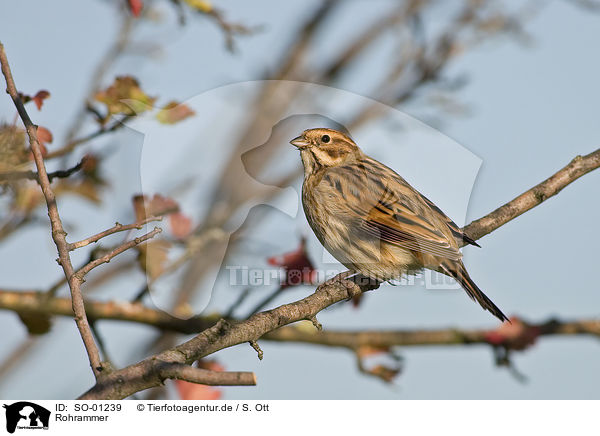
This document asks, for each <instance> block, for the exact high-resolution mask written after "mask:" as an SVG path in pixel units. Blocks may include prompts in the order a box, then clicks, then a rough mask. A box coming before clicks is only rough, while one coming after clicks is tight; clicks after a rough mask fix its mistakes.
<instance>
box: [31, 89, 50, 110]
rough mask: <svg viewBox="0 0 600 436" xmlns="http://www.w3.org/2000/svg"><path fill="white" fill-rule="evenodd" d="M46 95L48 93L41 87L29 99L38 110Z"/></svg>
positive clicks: (48, 94) (40, 108)
mask: <svg viewBox="0 0 600 436" xmlns="http://www.w3.org/2000/svg"><path fill="white" fill-rule="evenodd" d="M48 97H50V93H49V92H48V91H46V90H45V89H42V90H41V91H38V92H37V94H35V95H34V96H33V97H32V98H31V100H32V101H33V102H34V103H35V106H36V107H37V108H38V110H42V105H43V104H44V100H46V99H47V98H48Z"/></svg>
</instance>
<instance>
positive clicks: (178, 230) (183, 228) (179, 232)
mask: <svg viewBox="0 0 600 436" xmlns="http://www.w3.org/2000/svg"><path fill="white" fill-rule="evenodd" d="M169 223H170V224H171V233H173V236H175V237H176V238H179V239H183V238H185V237H186V236H188V235H189V234H190V232H191V231H192V220H191V218H189V217H188V216H186V215H184V214H182V213H181V212H176V213H172V214H171V215H169Z"/></svg>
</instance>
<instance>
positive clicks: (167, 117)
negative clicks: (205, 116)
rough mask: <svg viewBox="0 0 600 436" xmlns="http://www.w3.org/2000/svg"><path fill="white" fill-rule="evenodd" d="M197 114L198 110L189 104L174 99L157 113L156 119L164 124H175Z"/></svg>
mask: <svg viewBox="0 0 600 436" xmlns="http://www.w3.org/2000/svg"><path fill="white" fill-rule="evenodd" d="M195 114H196V112H194V110H193V109H192V108H190V107H189V106H188V105H186V104H183V103H181V104H179V103H177V102H176V101H172V102H170V103H168V104H167V105H166V106H165V107H163V108H162V109H161V110H160V111H159V112H158V113H157V114H156V119H157V120H158V121H160V122H161V123H163V124H175V123H178V122H179V121H183V120H185V119H186V118H189V117H191V116H193V115H195Z"/></svg>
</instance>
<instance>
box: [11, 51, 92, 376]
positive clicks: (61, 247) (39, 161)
mask: <svg viewBox="0 0 600 436" xmlns="http://www.w3.org/2000/svg"><path fill="white" fill-rule="evenodd" d="M0 64H1V66H2V74H4V77H5V79H6V87H7V92H8V94H9V95H10V96H11V98H12V100H13V103H14V104H15V107H16V108H17V112H18V113H19V116H20V117H21V119H22V120H23V124H24V125H25V129H26V130H27V135H28V136H29V145H30V147H31V151H32V153H33V159H34V161H35V165H36V167H37V172H38V180H39V184H40V187H41V189H42V193H43V194H44V198H45V199H46V205H47V208H48V216H49V217H50V225H51V227H52V239H53V240H54V243H55V245H56V248H57V250H58V258H59V263H60V265H61V266H62V268H63V271H64V273H65V277H66V278H67V280H68V281H69V288H70V289H71V299H72V301H73V312H74V314H75V322H76V324H77V328H78V329H79V333H80V335H81V338H82V340H83V343H84V345H85V349H86V351H87V354H88V359H89V361H90V366H91V367H92V370H93V372H94V376H95V377H96V378H98V376H99V375H100V372H101V371H102V366H101V363H100V355H99V352H98V347H97V346H96V343H95V342H94V337H93V336H92V332H91V329H90V325H89V323H88V320H87V317H86V315H85V307H84V304H83V297H82V295H81V288H80V286H81V283H80V281H79V280H78V279H77V278H76V277H75V276H74V274H73V265H72V264H71V258H70V257H69V248H68V244H67V238H66V236H67V232H65V230H64V228H63V225H62V221H61V219H60V215H59V213H58V207H57V205H56V197H55V195H54V192H53V191H52V187H51V186H50V179H49V178H48V174H47V173H46V166H45V164H44V157H43V156H42V151H41V147H40V143H39V141H38V139H37V127H36V126H35V125H34V124H33V122H32V121H31V119H30V118H29V115H28V114H27V111H26V110H25V107H24V105H23V102H22V101H21V98H20V97H19V93H18V91H17V87H16V85H15V82H14V80H13V77H12V73H11V71H10V66H9V64H8V59H7V58H6V53H5V52H4V45H2V43H0Z"/></svg>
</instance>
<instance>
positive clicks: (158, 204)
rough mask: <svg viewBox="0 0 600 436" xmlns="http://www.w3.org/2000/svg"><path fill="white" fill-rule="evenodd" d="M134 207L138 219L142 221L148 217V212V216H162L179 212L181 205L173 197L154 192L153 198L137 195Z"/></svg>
mask: <svg viewBox="0 0 600 436" xmlns="http://www.w3.org/2000/svg"><path fill="white" fill-rule="evenodd" d="M133 209H134V211H135V217H136V219H137V220H138V221H141V220H143V219H145V218H146V213H147V214H148V216H160V215H169V214H171V213H176V212H179V205H178V204H177V202H176V201H175V200H173V199H172V198H169V197H163V196H162V195H160V194H154V196H153V197H152V198H151V199H148V197H146V196H145V195H135V196H134V197H133Z"/></svg>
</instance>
